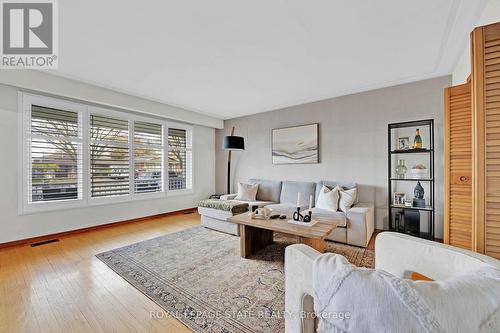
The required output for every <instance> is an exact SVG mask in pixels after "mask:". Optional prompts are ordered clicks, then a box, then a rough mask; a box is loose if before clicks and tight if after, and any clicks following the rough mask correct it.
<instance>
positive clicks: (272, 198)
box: [198, 179, 375, 247]
mask: <svg viewBox="0 0 500 333" xmlns="http://www.w3.org/2000/svg"><path fill="white" fill-rule="evenodd" d="M248 183H250V184H259V188H258V191H257V197H256V199H257V200H256V201H254V202H246V203H248V206H249V209H251V208H252V206H258V207H267V208H271V209H272V210H273V213H275V214H281V215H287V217H288V218H291V216H292V214H293V212H294V210H295V209H296V200H297V193H298V192H300V194H301V202H300V207H301V210H306V209H307V208H308V205H309V196H310V195H312V196H313V198H314V200H313V203H314V204H315V203H316V200H317V198H318V195H319V191H320V190H321V188H322V187H323V185H325V186H328V187H330V188H334V187H335V186H341V187H342V188H344V189H352V188H354V187H357V185H356V183H353V182H337V181H319V182H316V183H315V182H299V181H275V180H264V179H250V180H249V181H248ZM358 192H359V190H358ZM235 197H236V194H230V195H226V196H223V197H221V200H234V198H235ZM242 202H243V201H242ZM198 212H199V213H200V214H201V224H202V225H203V226H205V227H207V228H210V229H214V230H218V231H222V232H226V233H230V234H233V235H237V236H239V230H238V228H237V225H235V224H233V223H230V222H227V221H226V220H227V218H228V217H230V216H232V215H233V213H231V212H227V211H226V212H221V211H217V210H216V209H213V208H204V207H199V208H198ZM312 212H313V218H317V219H321V220H325V221H330V222H332V223H338V227H337V228H335V230H334V231H333V232H332V233H331V234H330V235H329V236H328V237H327V239H328V240H332V241H336V242H341V243H346V244H350V245H356V246H361V247H366V246H367V245H368V242H369V241H370V238H371V236H372V234H373V231H374V214H375V213H374V207H373V204H372V203H361V202H356V203H355V204H354V206H352V207H351V208H350V209H349V210H348V211H347V213H344V212H341V211H337V212H331V211H325V210H321V209H318V208H313V210H312Z"/></svg>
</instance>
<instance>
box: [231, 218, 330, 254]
mask: <svg viewBox="0 0 500 333" xmlns="http://www.w3.org/2000/svg"><path fill="white" fill-rule="evenodd" d="M227 221H228V222H232V223H236V224H238V225H239V226H240V255H241V256H242V257H243V258H248V257H249V256H250V255H252V254H253V253H255V252H256V251H258V250H260V249H262V248H264V247H266V246H268V245H270V244H272V243H273V233H274V232H281V233H283V234H287V235H291V236H295V237H296V239H297V243H300V244H306V245H308V246H310V247H312V248H314V249H316V250H317V251H319V252H321V253H323V252H324V251H325V237H326V236H328V235H329V234H330V233H331V232H332V230H333V229H335V228H336V227H337V224H336V223H324V222H318V223H316V224H315V225H313V226H312V227H307V226H301V225H296V224H290V223H288V222H287V219H283V220H280V219H274V220H271V219H268V220H261V219H252V218H251V217H250V214H249V213H243V214H239V215H235V216H232V217H230V218H229V219H228V220H227Z"/></svg>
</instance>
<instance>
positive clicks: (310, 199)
mask: <svg viewBox="0 0 500 333" xmlns="http://www.w3.org/2000/svg"><path fill="white" fill-rule="evenodd" d="M312 207H313V196H312V195H310V196H309V211H310V210H311V209H312Z"/></svg>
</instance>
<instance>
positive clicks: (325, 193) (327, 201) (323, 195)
mask: <svg viewBox="0 0 500 333" xmlns="http://www.w3.org/2000/svg"><path fill="white" fill-rule="evenodd" d="M339 199H340V193H339V187H335V188H334V189H333V190H332V189H331V188H329V187H328V186H324V185H323V187H322V188H321V191H319V195H318V197H317V199H316V207H317V208H321V209H326V210H331V211H333V212H336V211H337V210H339Z"/></svg>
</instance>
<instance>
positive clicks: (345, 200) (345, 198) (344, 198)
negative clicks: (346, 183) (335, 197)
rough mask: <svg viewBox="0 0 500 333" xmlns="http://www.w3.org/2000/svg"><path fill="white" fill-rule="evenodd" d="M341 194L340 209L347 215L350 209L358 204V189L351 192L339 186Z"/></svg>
mask: <svg viewBox="0 0 500 333" xmlns="http://www.w3.org/2000/svg"><path fill="white" fill-rule="evenodd" d="M337 189H338V190H339V194H340V201H339V208H340V210H341V211H343V212H344V213H347V211H348V210H349V208H351V207H352V205H354V204H355V203H356V198H357V196H358V189H357V188H356V187H355V188H352V189H350V190H344V189H342V188H341V187H340V186H337Z"/></svg>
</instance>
